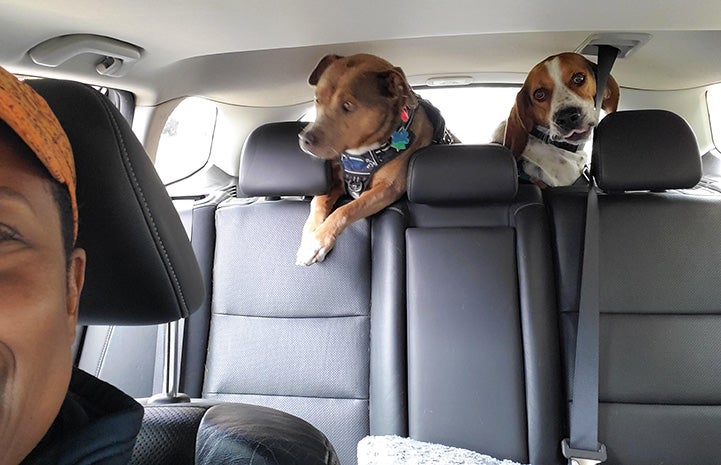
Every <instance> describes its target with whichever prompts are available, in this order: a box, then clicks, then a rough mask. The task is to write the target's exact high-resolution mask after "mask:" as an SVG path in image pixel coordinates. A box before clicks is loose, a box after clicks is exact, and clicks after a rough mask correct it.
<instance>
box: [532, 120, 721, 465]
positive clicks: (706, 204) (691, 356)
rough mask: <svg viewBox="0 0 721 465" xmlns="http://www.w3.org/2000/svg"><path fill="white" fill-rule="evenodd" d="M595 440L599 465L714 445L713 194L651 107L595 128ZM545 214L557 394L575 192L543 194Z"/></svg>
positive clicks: (570, 299)
mask: <svg viewBox="0 0 721 465" xmlns="http://www.w3.org/2000/svg"><path fill="white" fill-rule="evenodd" d="M592 157H593V162H592V170H593V173H594V176H595V177H596V180H597V183H598V185H599V187H600V188H601V189H602V190H603V191H605V193H604V194H600V195H599V197H598V201H599V221H600V226H599V238H600V243H599V247H600V248H599V255H600V262H599V270H600V275H599V277H600V281H599V285H600V292H599V294H600V295H599V304H600V311H601V315H600V372H599V376H600V380H599V381H600V384H599V396H600V399H599V402H600V405H599V441H601V442H603V443H605V445H606V447H607V450H608V461H607V462H606V463H608V464H634V465H642V464H658V463H689V464H690V463H694V464H696V463H717V462H718V461H719V455H720V454H721V372H719V369H718V368H719V348H720V347H721V317H719V310H720V309H721V286H719V283H721V267H719V263H721V236H719V231H720V230H721V229H720V228H721V197H720V196H717V195H709V194H708V191H706V192H702V191H698V192H697V191H694V190H682V191H674V190H673V189H687V188H692V187H693V186H694V185H696V183H697V182H698V181H699V179H700V177H701V162H700V156H699V151H698V147H697V145H696V140H695V137H694V134H693V132H692V131H691V129H690V128H689V127H688V125H687V124H686V122H685V121H683V120H682V119H681V118H680V117H678V116H676V115H674V114H672V113H669V112H666V111H660V110H644V111H626V112H617V113H613V114H610V115H608V116H606V117H605V118H604V119H603V121H602V122H601V124H600V125H599V126H598V128H597V133H596V136H595V142H594V150H593V155H592ZM546 200H547V201H548V205H549V208H550V211H551V213H552V218H553V227H554V232H555V250H556V260H555V261H556V263H557V273H558V276H559V280H558V286H559V287H558V291H559V297H560V299H559V305H560V311H561V323H562V326H561V327H562V341H563V346H564V349H565V350H564V360H565V367H566V369H565V379H566V383H567V390H568V391H569V396H568V400H569V401H571V400H572V397H573V396H572V392H570V391H571V388H570V386H571V381H572V376H573V373H572V372H573V360H574V352H575V334H576V326H577V308H578V299H579V294H578V289H579V267H580V260H579V257H580V256H581V250H582V243H583V230H584V216H585V215H584V211H585V190H584V189H576V188H566V189H554V190H549V191H547V192H546Z"/></svg>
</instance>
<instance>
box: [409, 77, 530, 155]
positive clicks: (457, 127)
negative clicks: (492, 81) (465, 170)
mask: <svg viewBox="0 0 721 465" xmlns="http://www.w3.org/2000/svg"><path fill="white" fill-rule="evenodd" d="M518 89H519V88H518V87H515V86H512V87H511V86H469V87H439V88H431V87H428V88H420V89H415V91H416V92H417V93H418V94H419V95H420V96H421V97H423V98H424V99H426V100H429V101H430V102H431V103H432V104H433V105H434V106H436V107H437V108H438V109H439V110H441V113H442V114H443V118H444V119H445V120H446V127H447V128H448V129H449V130H450V131H451V132H452V133H453V134H454V135H455V136H456V137H457V138H458V139H460V140H461V142H463V143H465V144H485V143H488V142H490V141H491V137H492V136H493V132H494V131H495V130H496V128H497V127H498V125H499V124H500V123H501V122H502V121H505V120H506V118H508V114H509V113H510V112H511V107H512V106H513V103H514V101H515V98H516V94H517V93H518Z"/></svg>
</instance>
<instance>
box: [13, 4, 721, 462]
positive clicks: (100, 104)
mask: <svg viewBox="0 0 721 465" xmlns="http://www.w3.org/2000/svg"><path fill="white" fill-rule="evenodd" d="M2 9H3V13H2V15H0V43H2V44H3V45H2V47H0V66H3V67H4V68H6V69H8V70H9V71H11V72H13V73H14V74H16V75H17V76H19V77H22V78H23V79H24V80H25V81H26V82H27V83H28V84H29V85H31V86H32V87H33V88H34V89H35V90H36V91H37V92H38V93H39V94H40V95H41V96H43V97H44V98H45V99H46V100H47V101H48V103H49V105H50V107H51V108H52V109H53V111H54V112H55V113H56V115H57V116H58V119H59V120H60V122H61V124H62V125H63V127H64V129H65V130H66V132H67V134H68V137H69V139H70V142H71V144H72V146H73V151H74V154H75V157H76V164H77V172H78V198H79V205H80V218H81V220H80V229H79V231H80V233H79V238H78V245H79V246H80V247H83V248H85V249H86V250H87V253H88V269H87V277H86V285H85V289H84V291H83V294H82V298H81V307H80V318H81V323H82V327H81V328H79V329H80V330H79V331H78V338H77V340H76V343H75V346H74V351H75V361H76V365H77V366H78V367H79V368H81V369H83V370H85V371H87V372H88V373H90V374H92V375H94V376H97V377H98V378H100V379H103V380H105V381H107V382H109V383H111V384H113V385H114V386H116V387H118V388H120V389H121V390H123V391H124V392H126V393H128V394H129V395H131V396H132V397H134V398H136V399H137V400H139V401H140V402H141V403H142V404H143V405H144V407H145V418H144V420H143V427H142V430H141V433H140V435H139V436H138V438H137V441H136V445H135V449H134V451H133V457H132V460H131V463H134V464H166V463H167V464H185V463H204V464H220V463H238V464H240V463H245V464H257V463H268V464H270V463H273V464H306V463H308V464H316V463H317V464H335V463H340V464H343V465H346V464H348V465H356V464H358V465H375V464H379V465H380V464H387V465H391V464H393V465H395V464H402V463H429V464H430V463H433V464H436V463H468V464H470V463H494V464H495V463H498V464H501V463H522V464H534V465H541V464H560V463H576V464H578V465H585V464H595V463H608V464H634V465H639V464H649V465H651V464H661V463H666V464H710V463H718V462H719V453H721V446H719V444H721V370H720V369H719V367H721V355H719V354H721V317H720V316H721V286H719V283H721V266H720V265H721V235H719V231H720V230H721V160H720V158H721V154H719V152H718V150H717V148H716V140H721V139H719V138H721V132H719V131H721V87H719V83H721V47H719V46H720V45H721V3H712V2H702V1H698V0H691V1H689V2H685V3H680V2H679V3H677V4H659V3H657V2H651V1H649V0H641V1H638V2H633V3H629V2H618V1H612V2H604V3H601V2H594V3H590V4H568V3H567V2H560V1H557V0H545V1H542V2H540V3H535V4H528V3H524V2H515V1H513V2H503V3H494V4H491V3H488V2H467V1H458V0H450V1H447V2H430V1H426V0H421V1H419V2H414V3H412V4H409V3H403V2H401V3H387V2H362V3H351V2H346V1H340V2H324V1H320V0H311V1H309V2H303V3H298V2H293V1H289V0H280V1H278V2H265V3H264V2H247V1H245V2H232V1H228V0H217V1H214V2H206V3H202V2H194V1H191V0H177V1H172V2H171V1H168V0H161V1H156V2H151V3H148V2H141V1H139V0H126V1H125V2H116V1H114V0H111V1H108V2H102V3H101V4H97V3H95V2H93V3H91V2H87V1H84V0H42V1H39V2H32V3H30V2H20V1H17V0H10V1H6V2H3V7H2ZM605 46H610V47H613V48H614V50H617V51H618V57H617V58H616V59H615V62H614V61H611V62H610V63H605V64H608V66H609V67H610V74H611V75H612V76H613V78H614V79H615V81H617V82H618V84H619V86H620V102H619V108H618V111H615V112H610V113H608V114H605V112H604V114H602V118H601V120H600V122H599V123H598V125H597V126H596V127H595V128H594V134H593V139H592V141H590V142H589V143H588V144H587V145H586V147H585V150H586V152H587V154H588V162H587V167H588V169H587V170H586V171H585V173H584V176H582V177H580V178H579V180H578V181H577V182H576V183H574V184H572V185H569V186H562V187H546V188H542V187H543V186H539V185H537V184H536V183H533V182H528V180H526V179H523V178H522V177H521V176H519V174H520V173H519V165H518V164H517V160H516V159H515V158H514V156H513V154H512V153H511V151H510V150H509V149H508V148H506V147H505V146H503V145H501V144H497V143H493V142H492V134H493V131H494V130H495V129H496V127H497V126H498V125H499V124H500V123H501V122H503V121H505V119H506V118H508V115H509V112H510V111H511V108H512V106H513V105H514V103H515V102H516V95H517V93H518V92H519V90H520V89H521V86H522V84H523V82H524V79H525V78H526V75H527V74H528V72H529V71H530V70H531V68H533V67H534V65H536V63H539V62H541V61H542V60H543V59H544V58H546V57H548V56H551V55H555V54H558V53H561V52H577V53H582V54H583V55H584V56H586V57H587V58H588V59H590V60H591V61H593V62H594V63H598V64H599V65H601V60H602V58H601V57H600V56H599V55H600V54H601V53H602V52H601V51H602V50H607V49H605V48H603V47H605ZM356 53H370V54H374V55H378V56H380V57H383V58H384V59H386V60H388V61H389V62H391V63H392V64H393V65H394V66H398V67H400V68H402V70H403V73H404V74H405V76H406V77H407V79H408V82H409V83H410V85H411V86H412V88H413V91H414V92H416V93H417V94H418V95H420V96H421V97H423V98H425V99H428V100H430V101H431V102H432V103H433V104H434V105H435V106H436V107H438V108H439V109H440V111H441V113H442V114H443V117H444V118H445V122H446V125H447V127H448V128H449V129H450V130H451V131H452V132H453V133H454V134H455V135H456V136H457V137H458V138H459V139H460V141H461V142H460V143H457V144H449V145H430V146H428V147H425V148H422V149H420V150H418V151H416V152H415V153H414V154H413V155H412V156H411V158H410V162H409V165H408V174H407V190H406V194H405V195H404V196H403V197H402V198H401V199H400V200H398V201H396V202H394V203H393V204H392V205H390V206H388V207H386V208H384V209H382V210H381V211H380V212H378V213H376V214H374V215H372V216H370V217H368V218H364V219H361V220H358V221H356V222H353V223H352V224H350V225H349V226H348V227H347V229H346V230H345V231H343V233H342V234H341V235H340V236H339V237H338V238H337V242H336V244H335V247H334V248H333V250H332V251H331V252H330V253H329V254H328V256H327V257H326V259H325V260H324V261H323V262H322V263H316V264H314V265H311V266H298V265H296V261H295V260H296V250H297V249H298V246H299V244H300V241H301V234H302V231H303V227H304V223H305V221H306V218H307V217H308V214H309V209H310V201H311V199H312V198H313V197H315V196H320V195H323V194H325V193H327V192H328V191H329V189H330V188H331V183H332V169H333V168H332V165H331V163H330V162H329V161H326V160H321V159H319V158H316V157H312V156H310V155H308V154H307V153H305V152H304V151H303V150H302V149H301V147H300V146H299V139H298V134H299V133H301V131H303V129H304V128H305V127H306V125H308V124H309V123H312V122H313V121H314V119H315V115H316V108H315V105H314V100H315V96H314V90H313V87H312V86H310V85H309V83H308V78H309V75H310V73H311V71H313V69H314V67H315V66H316V64H317V63H318V62H319V60H321V58H323V57H324V56H326V55H328V54H338V55H351V54H356ZM599 68H602V67H601V66H599ZM599 73H603V72H602V71H599ZM599 75H600V74H599ZM351 201H352V199H351V197H350V196H347V195H346V196H343V197H341V199H340V200H339V202H338V205H344V204H347V203H348V202H351ZM589 309H590V310H589ZM574 393H575V395H574ZM574 399H576V402H574ZM368 437H392V438H399V439H400V438H405V439H410V440H412V441H413V443H412V444H413V446H414V447H421V448H422V446H423V445H443V446H448V447H450V448H456V449H462V450H467V451H472V452H474V453H478V454H482V455H484V456H488V458H489V460H498V461H497V462H496V461H488V462H472V461H467V462H459V461H452V460H451V458H450V456H444V455H443V454H440V453H438V452H437V449H433V450H434V452H432V453H430V454H431V456H426V457H424V460H426V461H416V462H414V461H412V459H409V458H408V457H409V456H410V455H409V454H410V452H408V451H405V452H404V453H405V454H406V459H404V458H403V457H402V454H400V453H399V454H396V455H393V453H392V451H389V450H385V449H382V448H380V449H378V448H376V449H372V450H367V449H364V448H362V447H360V446H359V443H361V442H362V441H363V440H364V438H368ZM404 444H405V443H404ZM589 444H590V445H589ZM384 460H385V461H384ZM502 460H507V461H508V462H501V461H502Z"/></svg>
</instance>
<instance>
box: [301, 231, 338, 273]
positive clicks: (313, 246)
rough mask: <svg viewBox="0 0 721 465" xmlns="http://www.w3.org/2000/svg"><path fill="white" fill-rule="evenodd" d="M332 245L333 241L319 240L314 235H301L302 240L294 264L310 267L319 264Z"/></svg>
mask: <svg viewBox="0 0 721 465" xmlns="http://www.w3.org/2000/svg"><path fill="white" fill-rule="evenodd" d="M333 245H334V241H332V240H320V239H318V238H317V237H316V235H315V234H314V233H306V234H303V239H301V241H300V247H299V248H298V253H297V255H296V257H295V264H296V265H298V266H310V265H312V264H313V263H320V262H322V261H323V260H325V257H326V255H328V252H330V250H331V249H332V248H333Z"/></svg>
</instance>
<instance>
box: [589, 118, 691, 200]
mask: <svg viewBox="0 0 721 465" xmlns="http://www.w3.org/2000/svg"><path fill="white" fill-rule="evenodd" d="M591 160H592V162H591V170H592V172H593V175H594V176H595V177H596V182H597V183H598V186H599V187H600V188H601V189H603V190H604V191H632V190H651V191H660V190H665V189H685V188H690V187H693V186H695V185H696V184H698V182H699V180H700V179H701V156H700V155H699V151H698V146H697V144H696V137H695V136H694V133H693V131H692V130H691V128H690V127H689V125H688V124H687V123H686V121H684V120H683V118H681V117H680V116H678V115H676V114H674V113H671V112H669V111H665V110H635V111H619V112H615V113H610V114H609V115H607V116H606V117H605V118H603V120H601V123H600V124H599V125H598V127H597V128H596V133H595V135H594V138H593V155H592V157H591Z"/></svg>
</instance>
